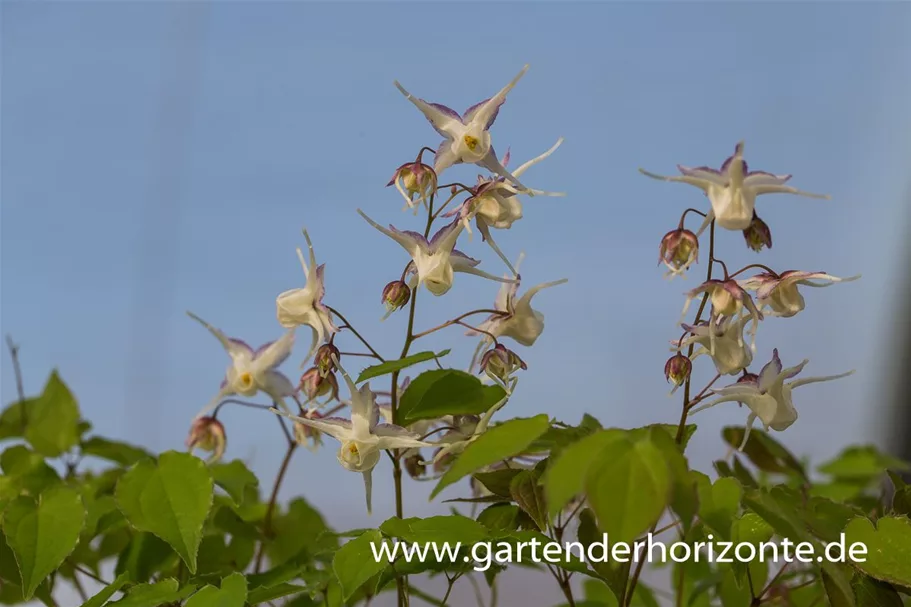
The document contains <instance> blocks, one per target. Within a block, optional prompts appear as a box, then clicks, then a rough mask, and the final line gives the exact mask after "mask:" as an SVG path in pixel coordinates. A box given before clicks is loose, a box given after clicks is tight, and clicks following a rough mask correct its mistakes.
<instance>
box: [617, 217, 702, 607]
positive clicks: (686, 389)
mask: <svg viewBox="0 0 911 607" xmlns="http://www.w3.org/2000/svg"><path fill="white" fill-rule="evenodd" d="M714 260H715V222H714V221H713V222H712V226H711V228H710V231H709V263H708V269H707V270H706V278H705V279H706V280H711V278H712V264H713V262H714ZM708 300H709V294H708V293H706V294H705V295H703V296H702V303H700V304H699V310H698V311H697V312H696V320H694V321H693V324H694V325H695V324H697V323H699V321H700V319H701V318H702V313H703V311H705V305H706V303H708ZM710 330H714V328H713V327H710ZM695 347H696V344H690V347H689V350H688V351H687V354H686V356H687V358H691V357H692V356H693V350H694V349H695ZM691 383H692V380H691V377H687V378H686V383H685V384H684V386H683V407H681V411H680V422H679V423H678V424H677V435H676V436H675V437H674V441H675V442H676V443H677V444H678V445H680V446H681V449H682V448H683V447H684V445H683V437H684V435H685V434H686V416H687V414H688V413H689V412H690V388H691ZM657 528H658V521H655V524H654V525H652V528H651V529H650V530H649V533H654V532H655V529H657ZM644 566H645V559H637V563H636V569H635V571H633V576H632V578H630V582H629V584H628V585H627V587H626V593H625V596H624V598H623V601H622V602H621V604H622V605H623V606H624V607H629V606H630V605H631V604H632V602H633V591H635V590H636V584H637V583H638V582H639V576H640V575H642V568H643V567H644Z"/></svg>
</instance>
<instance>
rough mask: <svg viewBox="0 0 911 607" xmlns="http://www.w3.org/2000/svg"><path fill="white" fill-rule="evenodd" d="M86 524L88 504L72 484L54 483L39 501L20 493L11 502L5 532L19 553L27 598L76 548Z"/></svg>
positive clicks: (18, 561) (7, 512) (9, 543)
mask: <svg viewBox="0 0 911 607" xmlns="http://www.w3.org/2000/svg"><path fill="white" fill-rule="evenodd" d="M84 524H85V506H83V504H82V499H81V498H80V497H79V492H78V491H76V490H75V489H71V488H69V487H51V488H50V489H48V490H46V491H44V492H43V493H42V494H41V495H40V496H38V499H37V501H36V500H35V499H33V498H31V497H26V496H20V497H17V498H16V499H14V500H13V501H11V502H10V503H9V505H7V507H6V510H5V511H4V513H3V534H4V535H5V536H6V542H7V544H8V545H9V547H10V550H12V551H13V554H14V555H15V556H16V563H18V565H19V574H20V576H21V578H22V593H23V595H24V598H25V599H30V598H31V597H32V595H33V594H34V593H35V589H36V588H38V584H40V583H41V582H42V581H44V579H45V578H46V577H47V576H48V575H50V573H51V572H52V571H54V570H55V569H57V567H59V566H60V563H62V562H63V560H64V559H65V558H66V557H67V556H69V554H70V553H71V552H72V551H73V549H74V548H75V547H76V542H78V541H79V533H80V532H81V531H82V526H83V525H84Z"/></svg>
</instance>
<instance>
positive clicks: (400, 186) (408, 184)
mask: <svg viewBox="0 0 911 607" xmlns="http://www.w3.org/2000/svg"><path fill="white" fill-rule="evenodd" d="M386 185H387V186H390V185H395V188H396V189H397V190H398V191H399V193H400V194H401V195H402V197H404V198H405V202H406V203H407V204H408V207H411V208H413V207H414V206H415V197H417V200H418V201H420V202H424V203H425V204H426V202H427V200H428V199H429V198H430V196H431V195H432V194H433V193H434V192H435V191H436V189H437V174H436V173H435V172H434V170H433V168H431V167H430V166H428V165H426V164H424V163H423V162H421V161H420V160H417V161H415V162H406V163H405V164H403V165H402V166H400V167H399V168H397V169H396V170H395V173H394V174H393V175H392V179H390V180H389V183H388V184H386Z"/></svg>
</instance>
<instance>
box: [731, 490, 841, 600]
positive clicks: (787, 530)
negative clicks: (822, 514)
mask: <svg viewBox="0 0 911 607" xmlns="http://www.w3.org/2000/svg"><path fill="white" fill-rule="evenodd" d="M781 498H782V493H781V492H777V493H776V494H775V496H774V497H773V495H772V494H770V493H769V492H767V491H763V490H761V489H752V490H749V491H747V492H746V493H745V494H744V496H743V500H742V501H743V505H744V506H746V507H748V508H750V509H751V510H752V511H753V512H755V513H756V514H758V515H759V516H761V517H762V518H763V519H764V520H765V521H766V522H767V523H768V524H769V525H771V526H772V528H773V529H775V531H776V532H777V533H778V534H779V535H780V536H782V537H786V538H788V539H790V540H791V541H792V542H794V543H795V544H798V543H800V542H808V543H810V544H813V545H814V546H815V551H816V554H820V555H821V554H822V553H821V552H820V550H821V547H820V546H819V544H818V542H816V541H815V538H814V537H813V536H812V535H811V534H810V532H809V531H808V530H807V528H806V526H805V524H804V523H803V521H802V520H800V519H799V518H798V517H797V516H795V514H796V513H795V512H794V511H793V505H792V504H791V503H790V502H789V501H779V500H781ZM820 567H821V568H822V570H823V571H824V572H825V573H826V575H828V576H829V578H830V579H829V581H828V582H827V583H826V586H827V588H826V590H827V593H829V596H832V595H834V594H836V593H837V595H838V596H839V597H840V598H841V599H842V600H845V601H848V602H849V604H852V603H853V600H854V595H853V593H852V592H851V582H850V580H849V579H848V577H847V576H846V575H845V574H844V573H843V572H842V570H841V569H839V568H838V567H837V566H836V563H832V562H830V561H828V560H826V559H823V560H822V561H821V562H820ZM830 591H831V592H830Z"/></svg>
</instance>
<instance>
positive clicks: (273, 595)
mask: <svg viewBox="0 0 911 607" xmlns="http://www.w3.org/2000/svg"><path fill="white" fill-rule="evenodd" d="M306 591H307V587H306V586H300V585H298V584H288V583H284V582H283V583H281V584H276V585H275V586H270V587H268V588H256V589H254V590H251V591H250V594H248V595H247V602H248V603H250V604H251V605H259V604H261V603H268V602H269V601H274V600H275V599H280V598H283V597H286V596H291V595H292V594H300V593H301V592H306ZM315 604H316V603H314V605H315Z"/></svg>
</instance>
